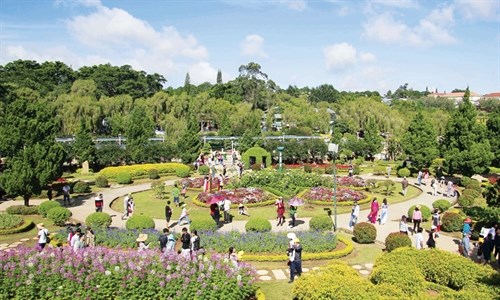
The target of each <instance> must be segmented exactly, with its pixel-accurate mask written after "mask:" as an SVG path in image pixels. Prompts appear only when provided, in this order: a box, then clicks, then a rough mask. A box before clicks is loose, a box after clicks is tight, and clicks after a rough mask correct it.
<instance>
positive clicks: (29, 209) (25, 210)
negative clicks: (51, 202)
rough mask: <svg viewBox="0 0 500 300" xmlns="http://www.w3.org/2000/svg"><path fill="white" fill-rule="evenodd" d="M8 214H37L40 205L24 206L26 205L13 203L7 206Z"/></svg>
mask: <svg viewBox="0 0 500 300" xmlns="http://www.w3.org/2000/svg"><path fill="white" fill-rule="evenodd" d="M6 211H7V213H8V214H11V215H37V214H38V206H37V205H32V206H24V205H12V206H9V207H7V209H6Z"/></svg>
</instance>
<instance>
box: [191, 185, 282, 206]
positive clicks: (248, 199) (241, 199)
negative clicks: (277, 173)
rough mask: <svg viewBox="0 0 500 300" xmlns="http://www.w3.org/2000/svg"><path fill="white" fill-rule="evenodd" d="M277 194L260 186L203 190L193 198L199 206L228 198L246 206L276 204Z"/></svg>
mask: <svg viewBox="0 0 500 300" xmlns="http://www.w3.org/2000/svg"><path fill="white" fill-rule="evenodd" d="M276 198H277V197H276V196H275V195H272V194H270V193H268V192H266V191H264V190H263V189H259V188H236V189H231V190H222V191H217V192H212V193H205V192H202V193H200V194H199V195H198V197H196V198H195V199H193V203H194V204H196V205H198V206H204V207H209V206H210V205H209V204H210V203H213V202H212V201H217V200H223V199H228V200H229V201H231V203H232V204H234V205H239V204H244V205H245V206H246V207H257V206H265V205H274V203H275V201H276Z"/></svg>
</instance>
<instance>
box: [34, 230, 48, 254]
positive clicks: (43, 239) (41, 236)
mask: <svg viewBox="0 0 500 300" xmlns="http://www.w3.org/2000/svg"><path fill="white" fill-rule="evenodd" d="M36 227H38V247H40V251H41V250H43V248H45V245H46V244H47V239H48V237H49V230H48V229H47V228H45V226H44V224H43V223H40V224H37V225H36Z"/></svg>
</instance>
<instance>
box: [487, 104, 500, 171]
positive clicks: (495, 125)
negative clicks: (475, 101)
mask: <svg viewBox="0 0 500 300" xmlns="http://www.w3.org/2000/svg"><path fill="white" fill-rule="evenodd" d="M486 127H487V128H488V138H489V141H490V145H491V149H492V150H493V153H494V158H493V163H492V164H493V165H494V166H495V167H500V106H499V107H497V109H496V110H495V112H493V113H492V114H490V116H489V118H488V121H486Z"/></svg>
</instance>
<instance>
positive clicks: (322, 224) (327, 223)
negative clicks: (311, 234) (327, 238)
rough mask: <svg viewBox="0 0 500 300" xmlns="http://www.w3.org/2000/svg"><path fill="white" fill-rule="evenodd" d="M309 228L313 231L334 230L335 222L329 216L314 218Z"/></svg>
mask: <svg viewBox="0 0 500 300" xmlns="http://www.w3.org/2000/svg"><path fill="white" fill-rule="evenodd" d="M309 227H310V228H311V230H317V231H328V230H332V228H333V221H332V218H330V217H329V216H325V215H320V216H314V217H312V218H311V220H310V221H309Z"/></svg>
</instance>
